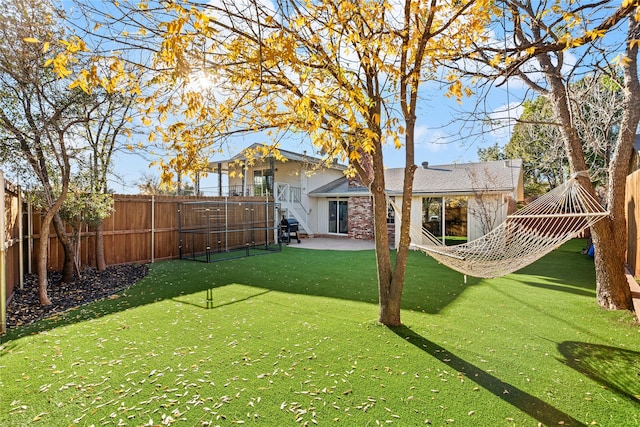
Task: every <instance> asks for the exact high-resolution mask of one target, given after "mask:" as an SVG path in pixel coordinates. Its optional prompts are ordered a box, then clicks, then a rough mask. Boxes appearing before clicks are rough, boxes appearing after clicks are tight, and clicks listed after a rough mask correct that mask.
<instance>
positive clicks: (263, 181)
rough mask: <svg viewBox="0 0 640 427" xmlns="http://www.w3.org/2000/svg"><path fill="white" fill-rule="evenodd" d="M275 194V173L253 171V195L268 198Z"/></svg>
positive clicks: (264, 170)
mask: <svg viewBox="0 0 640 427" xmlns="http://www.w3.org/2000/svg"><path fill="white" fill-rule="evenodd" d="M271 194H273V172H272V171H271V169H261V170H254V171H253V195H254V196H268V195H271Z"/></svg>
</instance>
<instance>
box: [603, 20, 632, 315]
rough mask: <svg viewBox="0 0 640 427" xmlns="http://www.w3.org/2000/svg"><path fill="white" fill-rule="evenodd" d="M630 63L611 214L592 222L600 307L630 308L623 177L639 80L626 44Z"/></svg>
mask: <svg viewBox="0 0 640 427" xmlns="http://www.w3.org/2000/svg"><path fill="white" fill-rule="evenodd" d="M629 19H630V22H629V30H628V37H627V40H634V39H637V38H638V37H640V22H637V21H635V20H634V19H633V18H629ZM627 58H628V59H629V62H628V63H627V66H625V67H624V68H623V74H624V87H623V93H624V101H623V110H624V114H623V116H622V121H621V123H620V133H619V134H618V142H617V144H616V149H615V151H614V154H613V158H612V159H611V164H610V167H609V188H608V193H607V202H608V205H607V207H608V209H609V212H610V217H609V218H608V219H606V220H602V221H600V222H599V223H598V224H596V225H595V227H594V229H596V236H594V246H595V252H596V259H595V263H596V296H597V299H598V304H600V306H601V307H603V308H607V309H615V310H622V309H624V310H630V309H632V308H633V302H632V299H631V291H630V289H629V286H628V285H627V280H626V276H625V271H624V266H625V264H626V248H627V239H628V235H627V222H626V217H625V204H624V202H625V191H626V177H627V171H628V165H629V161H630V160H631V154H632V153H633V143H634V141H635V134H636V129H637V128H638V122H639V121H640V83H639V82H638V48H637V45H636V47H632V46H631V45H630V44H628V45H627Z"/></svg>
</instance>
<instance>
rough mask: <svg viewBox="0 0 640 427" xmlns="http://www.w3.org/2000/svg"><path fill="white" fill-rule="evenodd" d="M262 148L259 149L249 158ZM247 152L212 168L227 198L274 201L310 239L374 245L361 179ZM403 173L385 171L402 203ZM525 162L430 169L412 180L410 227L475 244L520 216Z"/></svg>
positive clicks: (326, 165)
mask: <svg viewBox="0 0 640 427" xmlns="http://www.w3.org/2000/svg"><path fill="white" fill-rule="evenodd" d="M256 149H260V145H259V144H254V145H252V146H251V147H249V149H248V150H249V151H254V150H256ZM246 153H247V152H246V151H244V152H243V153H240V154H238V155H237V156H234V157H232V158H231V159H229V160H224V161H220V162H214V163H212V164H211V169H212V170H213V171H218V174H219V175H220V179H219V182H222V175H223V174H226V175H227V176H228V178H227V179H228V187H227V188H226V189H224V190H223V188H222V186H220V189H219V195H225V196H234V195H237V196H240V195H246V196H273V197H274V200H275V202H276V204H278V205H279V206H280V212H279V215H281V216H285V217H287V218H295V219H296V220H297V221H298V223H299V226H300V228H301V229H302V230H303V233H306V234H307V235H309V236H335V237H345V238H352V239H365V240H370V239H373V237H374V236H373V209H372V200H371V193H370V192H369V190H368V189H367V188H366V187H365V186H363V185H362V184H360V183H359V182H358V180H356V179H350V178H347V177H346V176H345V175H344V172H345V170H346V169H347V167H346V166H345V165H342V164H340V163H338V162H327V161H323V160H322V159H320V158H318V157H314V156H309V155H307V154H306V153H302V154H299V153H294V152H291V151H287V150H280V154H281V155H282V159H280V160H278V159H276V158H275V156H272V155H268V154H267V155H266V156H264V157H263V156H260V158H254V157H253V156H251V155H247V154H246ZM403 175H404V169H403V168H392V169H387V170H386V171H385V180H386V187H387V194H388V195H389V197H390V198H391V199H393V200H394V201H395V202H396V204H397V205H398V206H399V205H400V204H401V202H402V184H403ZM523 188H524V185H523V168H522V161H521V160H519V159H518V160H506V161H504V160H501V161H494V162H480V163H461V164H451V165H438V166H430V165H428V164H427V163H426V162H425V163H423V165H422V167H420V168H418V169H417V170H416V173H415V178H414V186H413V196H412V221H415V223H417V224H421V225H422V226H424V227H426V228H427V229H429V230H430V231H431V232H432V233H433V234H435V235H436V236H440V237H442V238H443V239H445V240H446V239H447V238H458V239H463V240H464V239H475V238H477V237H479V236H481V235H483V234H486V233H487V232H489V231H490V230H491V229H493V228H495V227H496V226H497V225H498V224H500V223H501V222H502V221H504V219H505V218H506V215H507V214H508V213H510V212H511V211H512V210H515V204H516V201H521V200H522V199H523V194H524V190H523ZM388 212H389V215H388V218H387V222H388V228H389V232H390V235H391V236H394V237H393V240H392V241H395V240H396V239H398V237H399V227H400V221H396V218H395V215H394V211H393V208H391V207H389V210H388ZM395 244H396V246H397V244H398V242H397V241H395Z"/></svg>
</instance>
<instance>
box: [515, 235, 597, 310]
mask: <svg viewBox="0 0 640 427" xmlns="http://www.w3.org/2000/svg"><path fill="white" fill-rule="evenodd" d="M585 244H586V240H585V239H574V240H571V241H569V242H568V243H565V244H564V245H563V246H561V247H560V248H558V249H556V250H555V251H553V252H552V255H551V256H545V257H543V258H542V259H540V260H538V261H536V262H534V263H533V264H530V265H528V266H526V267H524V268H522V269H521V270H518V271H517V272H516V273H514V274H515V275H518V276H523V275H530V276H534V277H535V276H538V277H541V278H544V280H539V281H538V280H526V279H524V280H523V279H522V277H518V279H519V280H520V281H521V282H522V283H524V284H526V285H528V286H533V287H536V288H542V289H548V290H551V291H561V292H568V293H571V294H574V295H580V296H585V297H593V298H595V296H596V291H595V270H594V266H593V259H591V258H589V257H588V256H587V255H583V254H582V253H581V251H582V248H583V247H584V246H585Z"/></svg>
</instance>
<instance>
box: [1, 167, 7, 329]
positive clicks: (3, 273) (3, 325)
mask: <svg viewBox="0 0 640 427" xmlns="http://www.w3.org/2000/svg"><path fill="white" fill-rule="evenodd" d="M4 196H5V195H4V173H3V172H2V171H1V170H0V334H4V333H5V332H6V329H7V328H6V326H7V322H6V320H7V253H6V249H7V248H6V246H5V237H6V235H7V230H6V228H5V221H4V216H5V212H6V211H5V207H6V206H5V198H4Z"/></svg>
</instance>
